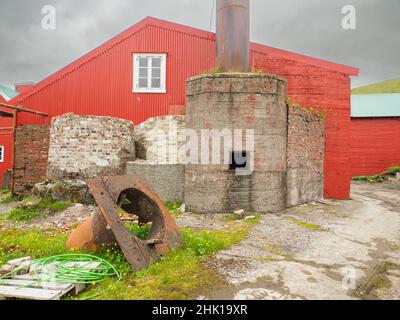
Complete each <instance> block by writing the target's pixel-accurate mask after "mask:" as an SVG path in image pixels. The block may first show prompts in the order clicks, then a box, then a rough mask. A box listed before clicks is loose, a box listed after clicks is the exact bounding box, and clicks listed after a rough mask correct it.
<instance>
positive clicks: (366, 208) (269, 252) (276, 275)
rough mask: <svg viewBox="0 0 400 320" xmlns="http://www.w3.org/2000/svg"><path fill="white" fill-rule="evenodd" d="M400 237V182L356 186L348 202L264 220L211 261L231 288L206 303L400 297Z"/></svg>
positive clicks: (189, 222) (214, 293) (202, 221)
mask: <svg viewBox="0 0 400 320" xmlns="http://www.w3.org/2000/svg"><path fill="white" fill-rule="evenodd" d="M199 219H200V220H199ZM207 221H209V220H208V219H204V218H198V219H196V218H193V217H191V218H190V219H188V218H181V219H179V220H178V222H179V224H180V225H186V226H190V225H193V226H194V227H196V228H198V227H199V226H200V225H202V224H203V226H204V227H209V226H208V224H209V223H207ZM212 226H213V228H217V227H223V223H220V225H218V223H217V222H213V224H212ZM399 240H400V183H396V184H395V183H391V184H358V183H354V184H353V185H352V195H351V200H350V201H327V200H324V201H321V202H317V203H312V204H308V205H304V206H300V207H297V208H293V209H290V210H287V211H285V212H282V213H279V214H271V215H267V216H264V217H263V218H262V220H261V223H260V224H258V225H257V226H255V227H254V229H253V231H252V232H251V233H250V235H249V238H248V239H246V240H245V241H242V242H241V243H240V244H238V245H235V246H233V247H231V248H229V249H227V250H224V251H222V252H219V253H217V254H216V255H215V256H213V257H212V259H211V260H210V261H209V262H208V266H209V267H210V268H213V269H214V270H215V271H216V272H217V273H218V274H220V275H221V277H222V279H223V280H224V283H225V284H224V285H221V286H219V287H217V288H215V289H212V290H210V291H209V292H205V293H204V297H202V298H208V299H268V300H269V299H274V300H275V299H277V300H279V299H400V241H399Z"/></svg>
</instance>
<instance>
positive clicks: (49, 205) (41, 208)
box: [7, 196, 71, 222]
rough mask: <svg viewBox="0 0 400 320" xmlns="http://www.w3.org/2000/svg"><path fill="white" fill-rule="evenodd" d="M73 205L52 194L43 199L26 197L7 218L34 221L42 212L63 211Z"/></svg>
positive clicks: (17, 220)
mask: <svg viewBox="0 0 400 320" xmlns="http://www.w3.org/2000/svg"><path fill="white" fill-rule="evenodd" d="M70 205H71V203H70V202H67V201H56V200H53V198H51V197H50V196H46V197H44V198H42V199H34V198H30V197H28V198H25V199H24V204H23V205H21V206H19V207H17V208H15V209H13V210H11V211H10V212H9V213H8V214H7V219H8V220H11V221H16V222H19V221H27V222H29V221H32V220H34V219H35V218H37V217H38V216H40V215H42V214H49V213H55V212H61V211H64V210H65V209H67V208H68V207H69V206H70Z"/></svg>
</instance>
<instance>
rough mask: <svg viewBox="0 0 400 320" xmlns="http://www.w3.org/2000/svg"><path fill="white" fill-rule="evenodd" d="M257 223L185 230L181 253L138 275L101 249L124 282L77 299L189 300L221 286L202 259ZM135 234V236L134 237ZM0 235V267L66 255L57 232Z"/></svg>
mask: <svg viewBox="0 0 400 320" xmlns="http://www.w3.org/2000/svg"><path fill="white" fill-rule="evenodd" d="M257 221H258V220H257V219H252V220H245V221H243V222H242V223H237V222H235V223H233V222H231V223H227V224H228V227H227V228H226V229H224V230H221V231H200V232H193V231H191V230H189V229H183V230H182V237H183V246H182V248H181V249H179V250H176V251H174V252H171V253H170V254H169V255H168V256H166V257H164V258H163V259H162V260H160V261H159V262H157V263H154V264H153V265H151V266H150V268H149V269H147V270H144V271H141V272H137V273H133V272H132V271H131V267H130V265H129V264H128V263H127V262H126V260H125V258H124V256H123V254H122V253H121V251H120V249H119V247H118V246H117V245H116V246H114V247H112V248H106V247H105V248H104V249H103V250H102V251H101V252H100V253H98V254H96V255H97V256H99V257H101V258H104V259H106V260H108V261H109V262H110V263H111V264H112V265H114V266H115V267H116V268H117V269H118V271H119V272H120V273H121V274H122V276H123V279H122V281H121V282H119V283H118V284H116V285H114V282H115V278H107V279H106V280H105V281H104V282H101V283H98V284H95V285H93V286H91V287H89V289H88V290H87V291H86V292H84V293H83V294H81V295H80V296H79V297H77V299H85V298H88V297H93V295H96V294H99V296H97V298H96V299H116V300H119V299H127V300H131V299H134V300H144V299H161V300H170V299H171V300H172V299H193V298H195V297H196V296H197V294H199V293H201V291H202V290H203V289H205V288H207V287H210V286H212V285H215V284H216V283H218V281H219V279H218V277H217V276H216V275H215V273H214V272H212V271H211V270H209V269H207V267H206V266H205V264H204V262H205V259H206V258H207V257H208V256H210V255H211V254H212V253H214V252H216V251H218V250H222V249H225V248H227V247H229V246H231V245H233V244H236V243H238V242H239V241H241V240H243V239H244V238H245V237H246V236H247V235H248V233H249V232H250V230H251V227H252V225H253V224H254V223H255V222H257ZM145 228H148V226H146V227H145ZM134 229H135V228H133V232H137V230H136V231H135V230H134ZM141 232H142V231H141ZM0 235H1V236H0V264H1V263H4V262H6V261H8V260H10V259H15V258H20V257H22V256H31V257H32V258H33V259H38V258H45V257H49V256H53V255H59V254H63V253H67V252H66V250H65V242H66V240H67V237H68V233H64V232H61V231H41V230H22V229H7V228H2V227H1V226H0ZM71 299H76V298H75V297H71Z"/></svg>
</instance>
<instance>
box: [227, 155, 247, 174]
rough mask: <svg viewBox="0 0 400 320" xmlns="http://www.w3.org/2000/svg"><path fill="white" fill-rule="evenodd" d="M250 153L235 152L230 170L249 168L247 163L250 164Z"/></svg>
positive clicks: (231, 159) (231, 156)
mask: <svg viewBox="0 0 400 320" xmlns="http://www.w3.org/2000/svg"><path fill="white" fill-rule="evenodd" d="M249 157H250V153H248V152H247V151H233V152H231V155H230V161H229V163H230V165H229V169H230V170H236V169H242V168H247V163H248V162H249V160H250V159H249Z"/></svg>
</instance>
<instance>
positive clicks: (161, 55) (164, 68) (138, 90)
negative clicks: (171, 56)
mask: <svg viewBox="0 0 400 320" xmlns="http://www.w3.org/2000/svg"><path fill="white" fill-rule="evenodd" d="M139 58H148V59H149V65H148V74H147V80H148V87H147V88H140V87H139ZM150 58H161V70H160V81H161V86H160V88H151V72H152V65H151V63H152V60H151V59H150ZM166 82H167V54H165V53H134V54H133V93H166V92H167V87H166Z"/></svg>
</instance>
